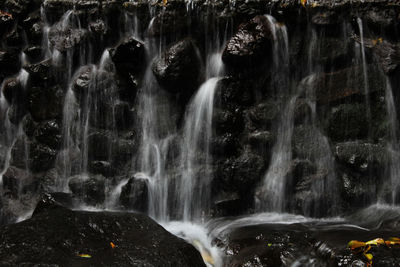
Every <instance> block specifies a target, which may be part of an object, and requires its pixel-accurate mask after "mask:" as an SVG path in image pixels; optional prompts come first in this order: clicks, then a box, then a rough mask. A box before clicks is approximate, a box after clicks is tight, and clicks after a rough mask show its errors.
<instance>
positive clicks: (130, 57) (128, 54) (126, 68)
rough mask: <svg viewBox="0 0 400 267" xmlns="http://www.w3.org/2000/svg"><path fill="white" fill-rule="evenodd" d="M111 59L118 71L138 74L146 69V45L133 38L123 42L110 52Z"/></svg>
mask: <svg viewBox="0 0 400 267" xmlns="http://www.w3.org/2000/svg"><path fill="white" fill-rule="evenodd" d="M110 54H111V59H112V61H113V62H114V64H115V67H116V68H117V70H118V71H120V72H122V73H125V72H132V73H137V72H139V71H141V70H142V69H143V67H144V60H145V48H144V44H143V43H142V42H141V41H139V40H136V39H135V38H133V37H129V38H127V39H124V40H122V41H121V42H120V43H119V44H118V45H117V46H116V47H115V48H114V49H111V50H110Z"/></svg>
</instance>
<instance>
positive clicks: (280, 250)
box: [225, 223, 400, 266]
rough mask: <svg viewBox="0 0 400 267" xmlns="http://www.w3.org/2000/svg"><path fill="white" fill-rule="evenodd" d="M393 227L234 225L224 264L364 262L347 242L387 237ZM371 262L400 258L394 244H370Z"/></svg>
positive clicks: (389, 263)
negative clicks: (375, 228) (389, 246)
mask: <svg viewBox="0 0 400 267" xmlns="http://www.w3.org/2000/svg"><path fill="white" fill-rule="evenodd" d="M393 235H396V232H395V231H392V230H384V229H378V230H373V231H369V230H367V229H365V230H362V229H357V228H355V227H349V226H346V225H345V224H343V225H340V224H334V223H297V224H289V225H282V224H267V225H255V226H246V227H237V228H235V229H233V230H232V231H231V232H229V233H228V234H227V239H228V240H229V241H228V246H227V248H226V250H225V252H226V254H227V255H228V256H227V262H226V264H225V266H291V265H293V264H294V265H296V264H300V265H304V266H366V264H367V263H368V260H367V259H366V258H365V257H364V256H363V254H362V253H353V252H352V251H351V250H350V249H349V248H348V247H347V243H348V242H349V241H351V240H359V241H362V242H366V241H369V240H373V239H375V238H383V239H388V238H390V237H392V236H393ZM370 253H372V255H373V260H372V262H373V265H374V266H396V265H397V264H398V263H399V262H400V261H399V260H400V258H399V256H400V254H399V253H400V250H399V248H397V247H393V248H388V247H386V246H384V245H383V246H379V247H373V248H372V250H371V252H370Z"/></svg>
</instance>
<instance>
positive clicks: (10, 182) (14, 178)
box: [3, 167, 39, 198]
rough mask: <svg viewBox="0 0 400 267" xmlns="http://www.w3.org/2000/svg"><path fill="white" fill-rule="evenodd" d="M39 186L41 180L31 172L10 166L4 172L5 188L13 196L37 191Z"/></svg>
mask: <svg viewBox="0 0 400 267" xmlns="http://www.w3.org/2000/svg"><path fill="white" fill-rule="evenodd" d="M38 188H39V181H38V180H37V179H35V178H34V177H33V176H32V175H31V174H30V173H29V172H27V171H26V170H23V169H19V168H16V167H9V168H8V169H7V171H6V172H5V173H4V174H3V190H4V193H5V194H10V195H11V196H12V197H13V198H18V196H19V195H20V194H25V193H26V192H28V191H29V192H36V191H37V190H38Z"/></svg>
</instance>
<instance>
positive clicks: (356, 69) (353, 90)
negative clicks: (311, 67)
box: [307, 65, 386, 104]
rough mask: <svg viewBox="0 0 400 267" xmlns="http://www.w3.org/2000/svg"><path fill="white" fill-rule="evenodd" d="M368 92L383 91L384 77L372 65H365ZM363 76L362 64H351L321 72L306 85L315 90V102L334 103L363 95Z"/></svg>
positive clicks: (384, 85)
mask: <svg viewBox="0 0 400 267" xmlns="http://www.w3.org/2000/svg"><path fill="white" fill-rule="evenodd" d="M367 73H368V87H369V88H370V93H372V92H375V91H384V90H385V88H386V81H385V78H384V77H383V76H382V75H381V74H380V73H379V71H378V70H377V69H376V67H374V66H373V65H368V66H367ZM363 84H364V76H363V67H362V66H353V67H350V68H345V69H342V70H339V71H335V72H330V73H323V74H321V75H320V76H317V77H316V78H315V79H312V80H311V82H310V83H309V84H308V85H307V86H311V87H313V88H315V90H316V96H317V102H318V103H320V104H326V103H334V102H338V101H342V100H343V99H346V98H349V97H352V96H362V95H364V94H365V93H364V91H365V90H364V85H363Z"/></svg>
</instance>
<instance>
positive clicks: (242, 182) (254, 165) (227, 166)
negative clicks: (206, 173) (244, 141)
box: [214, 151, 265, 196]
mask: <svg viewBox="0 0 400 267" xmlns="http://www.w3.org/2000/svg"><path fill="white" fill-rule="evenodd" d="M264 171H265V162H264V159H263V158H262V157H260V156H259V155H257V154H253V153H251V152H248V151H246V152H244V153H243V154H242V155H240V156H239V157H237V158H229V159H227V160H226V161H225V162H223V163H222V164H219V165H218V166H217V170H216V173H215V175H214V177H216V178H217V180H215V182H216V183H221V186H222V188H223V189H225V190H226V191H231V192H238V193H239V195H240V196H249V192H251V190H254V189H255V186H256V185H257V184H258V183H259V182H260V181H261V179H262V176H263V174H264Z"/></svg>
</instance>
